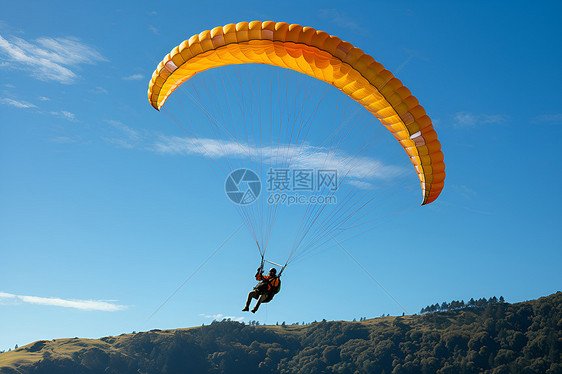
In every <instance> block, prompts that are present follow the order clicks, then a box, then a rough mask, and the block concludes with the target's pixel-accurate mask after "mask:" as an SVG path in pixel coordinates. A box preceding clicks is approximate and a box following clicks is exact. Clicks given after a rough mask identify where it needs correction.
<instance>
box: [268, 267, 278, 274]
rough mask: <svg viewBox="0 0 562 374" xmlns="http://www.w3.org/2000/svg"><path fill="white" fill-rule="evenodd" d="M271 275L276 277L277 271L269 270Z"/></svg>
mask: <svg viewBox="0 0 562 374" xmlns="http://www.w3.org/2000/svg"><path fill="white" fill-rule="evenodd" d="M269 274H271V275H276V274H277V269H275V268H271V269H269Z"/></svg>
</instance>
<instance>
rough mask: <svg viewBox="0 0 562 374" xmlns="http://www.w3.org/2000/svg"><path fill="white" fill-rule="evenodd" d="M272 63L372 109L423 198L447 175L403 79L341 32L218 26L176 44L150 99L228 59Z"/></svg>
mask: <svg viewBox="0 0 562 374" xmlns="http://www.w3.org/2000/svg"><path fill="white" fill-rule="evenodd" d="M250 63H258V64H267V65H274V66H279V67H283V68H288V69H292V70H295V71H298V72H300V73H303V74H307V75H309V76H312V77H314V78H317V79H320V80H322V81H324V82H327V83H329V84H331V85H333V86H334V87H336V88H338V89H339V90H341V91H342V92H344V93H345V94H347V95H348V96H350V97H351V98H353V99H354V100H356V101H357V102H359V103H360V104H361V105H363V106H364V107H365V108H366V109H367V110H368V111H370V112H371V113H373V114H374V115H375V116H376V117H377V118H378V119H379V120H380V121H381V122H382V124H383V125H384V126H386V128H387V129H388V130H389V131H390V132H391V133H392V134H393V135H394V137H395V138H396V139H397V140H398V141H399V142H400V144H401V145H402V146H403V147H404V149H405V150H406V152H407V153H408V156H410V160H411V161H412V163H413V164H414V167H415V168H416V171H417V173H418V177H419V179H420V182H421V188H422V193H423V201H422V205H423V204H428V203H431V202H432V201H434V200H435V199H436V198H437V197H438V196H439V194H440V193H441V191H442V189H443V185H444V180H445V163H444V162H443V153H442V152H441V144H440V143H439V141H438V140H437V134H436V133H435V130H434V129H433V125H432V124H431V119H430V118H429V117H428V116H427V115H426V113H425V110H424V109H423V108H422V106H421V105H419V102H418V100H417V99H416V98H415V97H414V96H412V94H411V92H410V90H408V89H407V88H406V87H404V85H402V82H401V81H400V80H398V79H397V78H395V77H394V76H393V75H392V73H391V72H389V71H388V70H386V69H385V68H384V67H383V66H382V65H381V64H380V63H378V62H376V61H375V59H374V58H373V57H371V56H369V55H367V54H365V53H364V52H363V51H362V50H361V49H359V48H355V47H354V46H353V45H351V44H350V43H347V42H344V41H341V40H340V39H339V38H338V37H336V36H332V35H329V34H327V33H325V32H323V31H317V30H315V29H313V28H311V27H302V26H300V25H289V24H287V23H284V22H272V21H266V22H261V21H253V22H250V23H248V22H240V23H237V24H228V25H226V26H223V27H215V28H214V29H212V30H207V31H203V32H202V33H200V34H198V35H194V36H192V37H191V38H189V40H186V41H184V42H183V43H181V44H180V45H179V46H177V47H176V48H174V49H173V50H172V52H170V54H168V55H167V56H166V57H165V58H164V59H163V60H162V62H160V64H159V65H158V68H157V69H156V71H155V72H154V74H153V75H152V80H151V82H150V86H149V88H148V98H149V100H150V103H151V105H152V106H153V107H154V108H156V109H158V110H159V109H160V108H161V107H162V105H164V102H165V101H166V99H167V98H168V96H169V95H170V94H171V93H172V92H173V91H174V90H175V89H176V88H177V87H178V86H179V85H181V84H182V83H183V82H185V81H186V80H188V79H189V78H191V77H193V76H194V75H195V74H197V73H199V72H202V71H205V70H208V69H211V68H215V67H219V66H224V65H233V64H250Z"/></svg>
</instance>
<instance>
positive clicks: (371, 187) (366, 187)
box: [347, 180, 377, 190]
mask: <svg viewBox="0 0 562 374" xmlns="http://www.w3.org/2000/svg"><path fill="white" fill-rule="evenodd" d="M347 183H349V184H351V185H352V186H355V187H357V188H360V189H362V190H374V189H376V188H377V187H376V186H375V185H374V184H372V183H369V182H364V181H359V180H350V181H348V182H347Z"/></svg>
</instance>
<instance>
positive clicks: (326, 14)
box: [320, 9, 368, 33]
mask: <svg viewBox="0 0 562 374" xmlns="http://www.w3.org/2000/svg"><path fill="white" fill-rule="evenodd" d="M320 17H321V18H324V19H327V20H329V21H331V22H333V23H334V24H336V25H337V26H338V27H341V28H344V29H348V30H351V31H353V32H357V33H368V30H367V29H365V28H364V27H361V26H359V24H358V23H357V22H356V21H355V20H354V19H353V18H350V17H348V16H346V15H345V14H343V13H341V12H340V11H338V10H336V9H321V10H320Z"/></svg>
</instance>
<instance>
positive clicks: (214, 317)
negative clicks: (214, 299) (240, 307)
mask: <svg viewBox="0 0 562 374" xmlns="http://www.w3.org/2000/svg"><path fill="white" fill-rule="evenodd" d="M199 316H201V317H203V318H208V319H212V320H216V321H222V320H223V319H230V320H232V321H238V322H241V321H243V320H244V317H234V316H225V315H223V314H221V313H218V314H199Z"/></svg>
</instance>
